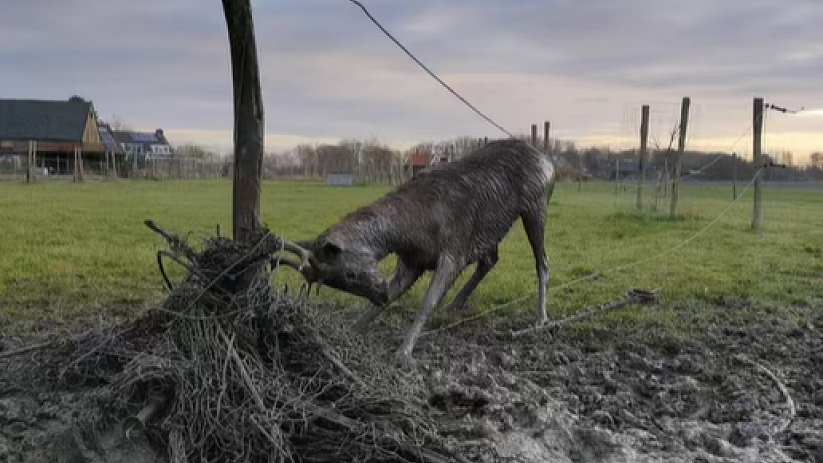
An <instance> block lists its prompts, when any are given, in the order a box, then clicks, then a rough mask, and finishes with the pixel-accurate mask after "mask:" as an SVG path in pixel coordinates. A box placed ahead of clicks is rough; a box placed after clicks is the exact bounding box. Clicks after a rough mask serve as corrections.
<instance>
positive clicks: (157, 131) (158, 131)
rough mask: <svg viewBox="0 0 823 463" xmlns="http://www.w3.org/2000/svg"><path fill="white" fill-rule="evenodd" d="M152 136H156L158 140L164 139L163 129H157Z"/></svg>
mask: <svg viewBox="0 0 823 463" xmlns="http://www.w3.org/2000/svg"><path fill="white" fill-rule="evenodd" d="M154 134H155V135H157V138H158V139H159V140H162V139H163V138H164V137H163V129H157V130H155V131H154Z"/></svg>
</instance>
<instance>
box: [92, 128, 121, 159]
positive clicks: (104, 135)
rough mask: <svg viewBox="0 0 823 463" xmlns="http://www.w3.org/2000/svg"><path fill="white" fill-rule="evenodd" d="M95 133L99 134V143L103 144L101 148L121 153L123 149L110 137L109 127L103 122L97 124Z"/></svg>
mask: <svg viewBox="0 0 823 463" xmlns="http://www.w3.org/2000/svg"><path fill="white" fill-rule="evenodd" d="M97 132H98V133H99V134H100V141H102V142H103V146H104V147H105V148H106V149H107V150H109V151H114V152H121V151H123V149H122V148H121V147H120V145H118V144H117V142H116V141H114V136H113V135H112V130H111V127H110V126H109V125H108V124H106V123H105V122H97Z"/></svg>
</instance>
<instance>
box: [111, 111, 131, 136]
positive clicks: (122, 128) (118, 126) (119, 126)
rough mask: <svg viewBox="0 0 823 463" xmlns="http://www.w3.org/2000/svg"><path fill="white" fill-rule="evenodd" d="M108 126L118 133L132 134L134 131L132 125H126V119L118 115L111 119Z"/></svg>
mask: <svg viewBox="0 0 823 463" xmlns="http://www.w3.org/2000/svg"><path fill="white" fill-rule="evenodd" d="M108 124H109V127H111V129H112V130H116V131H118V132H130V131H131V130H132V128H131V125H129V124H128V123H126V121H125V119H123V118H122V117H120V116H118V115H117V114H113V115H112V116H111V119H109V121H108Z"/></svg>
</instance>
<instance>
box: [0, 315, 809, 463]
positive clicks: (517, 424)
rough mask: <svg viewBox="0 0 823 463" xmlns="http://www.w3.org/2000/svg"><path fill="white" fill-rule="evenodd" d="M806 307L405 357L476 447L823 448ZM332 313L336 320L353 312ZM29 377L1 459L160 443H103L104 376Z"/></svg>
mask: <svg viewBox="0 0 823 463" xmlns="http://www.w3.org/2000/svg"><path fill="white" fill-rule="evenodd" d="M799 310H807V311H808V313H807V314H806V315H807V319H808V320H809V322H807V323H806V324H805V325H804V326H788V325H787V324H786V323H782V322H780V321H779V320H769V321H765V322H763V323H760V324H756V325H751V326H746V327H740V326H738V327H732V326H714V327H712V328H710V329H708V330H706V331H705V333H704V334H703V335H701V336H698V337H696V338H692V339H690V340H674V339H666V338H662V337H659V336H655V334H654V333H650V332H637V333H634V334H633V335H630V336H622V337H621V338H620V339H616V338H615V337H614V335H612V336H609V335H607V334H604V333H598V332H588V333H583V334H581V333H579V332H577V333H572V332H567V331H563V330H561V331H560V332H558V333H556V334H555V336H554V337H552V338H549V337H546V336H541V335H539V334H535V335H532V336H529V337H527V338H518V339H516V340H513V339H509V338H508V337H507V336H505V335H499V334H493V333H489V332H487V333H482V332H478V331H476V330H470V331H469V330H466V331H464V332H454V333H448V334H447V333H441V334H438V335H435V336H430V337H426V338H423V339H422V340H421V342H420V344H419V348H418V350H417V351H416V353H415V357H416V359H417V361H416V364H415V365H414V366H413V367H411V368H408V367H406V368H405V369H403V368H401V369H399V370H397V371H405V373H403V375H405V376H403V378H404V381H405V382H406V383H407V384H415V385H418V386H419V387H415V388H409V389H408V390H409V391H414V392H412V393H413V394H415V395H416V397H415V399H416V400H410V401H409V403H416V404H418V405H417V407H419V408H418V410H417V412H419V413H421V414H425V415H427V416H428V417H430V419H431V420H433V422H434V423H435V427H436V430H437V433H438V434H439V437H440V438H442V440H443V441H444V442H447V443H448V446H449V447H450V448H451V449H453V450H454V451H455V452H456V453H459V454H460V455H463V457H465V458H466V459H467V460H469V461H478V462H492V461H522V462H538V461H541V462H542V461H558V462H564V461H565V462H584V461H585V462H622V461H625V462H629V461H675V462H677V461H682V462H687V461H688V462H695V461H698V462H699V461H703V462H732V461H734V462H738V461H752V462H753V461H758V462H789V461H792V462H801V461H802V462H823V375H821V373H820V372H821V371H823V339H821V336H820V334H819V331H818V328H817V327H819V326H823V317H821V315H820V313H819V310H815V309H799ZM323 313H324V314H334V313H335V311H334V309H332V308H329V307H326V308H324V310H323V311H322V312H318V314H323ZM338 315H339V313H338ZM318 319H319V320H322V321H321V322H320V323H329V324H333V323H334V324H336V320H339V316H338V317H335V316H326V317H323V316H320V315H318ZM382 334H384V336H383V341H379V338H380V335H381V333H379V332H378V333H373V339H375V340H376V341H375V342H374V343H372V344H367V343H366V342H365V341H364V344H363V345H364V346H369V348H373V349H380V350H383V351H385V352H391V351H393V347H394V346H392V345H385V344H384V342H385V339H386V338H387V337H388V336H389V335H390V334H391V335H393V336H396V335H398V334H399V333H382ZM610 338H611V339H610ZM8 344H12V343H11V342H9V343H8ZM14 347H15V346H14V345H6V346H5V348H6V349H11V348H14ZM740 354H744V355H745V357H741V356H740ZM745 359H748V360H749V361H746V360H745ZM387 361H388V360H387ZM752 362H754V363H752ZM757 364H759V365H762V366H764V367H766V368H767V369H768V370H769V371H771V372H772V373H773V374H774V375H775V376H776V377H777V378H778V379H779V380H780V382H782V383H783V384H784V385H785V387H786V389H787V391H788V393H789V394H790V397H791V400H792V401H793V402H794V405H795V409H796V412H795V415H794V416H793V417H792V420H791V422H790V423H788V425H787V423H786V420H787V418H788V417H789V411H788V407H787V398H786V396H785V395H784V394H783V393H782V392H781V390H780V388H779V386H778V384H777V383H776V382H775V381H774V379H772V378H770V376H769V375H768V374H766V373H765V372H764V371H763V370H762V369H760V368H758V367H757ZM0 367H3V368H5V367H6V365H2V366H0ZM4 371H10V370H4ZM18 383H19V381H17V380H16V379H14V378H8V377H7V375H2V377H0V460H2V461H9V462H24V461H25V462H29V461H33V462H40V461H43V462H45V461H65V462H78V463H79V462H86V461H114V460H115V459H116V460H117V461H130V462H140V461H153V458H155V456H158V452H157V451H156V448H155V447H153V446H152V445H151V443H150V442H149V441H148V440H147V439H146V437H145V436H143V435H141V434H135V435H132V436H131V439H129V440H124V439H123V438H122V437H120V435H119V434H118V433H117V432H115V431H110V432H109V434H108V435H107V436H102V437H101V438H100V439H98V441H97V445H98V448H96V449H93V450H90V448H89V446H88V444H86V443H85V440H84V439H83V438H82V436H80V435H79V434H78V432H77V424H78V423H79V422H81V421H82V420H81V418H82V416H83V414H84V413H83V411H84V407H88V406H89V403H91V402H90V401H89V397H93V396H95V394H99V386H96V387H91V386H89V387H77V388H73V390H67V389H65V388H64V389H57V390H48V388H40V387H38V386H39V385H38V384H31V385H27V386H25V387H24V385H21V384H18ZM68 389H72V388H68ZM160 456H161V457H163V458H164V459H165V458H168V455H160ZM103 457H106V459H102V458H103ZM329 458H330V460H328V461H332V460H334V456H333V455H329ZM273 461H276V460H273ZM374 461H379V459H378V458H375V460H374Z"/></svg>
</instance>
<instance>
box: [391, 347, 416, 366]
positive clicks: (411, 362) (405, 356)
mask: <svg viewBox="0 0 823 463" xmlns="http://www.w3.org/2000/svg"><path fill="white" fill-rule="evenodd" d="M394 363H395V366H396V367H397V368H398V369H400V370H412V369H414V367H415V366H417V361H416V360H415V359H414V357H412V355H411V351H406V349H404V348H403V347H401V348H400V349H397V351H396V352H395V353H394Z"/></svg>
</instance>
